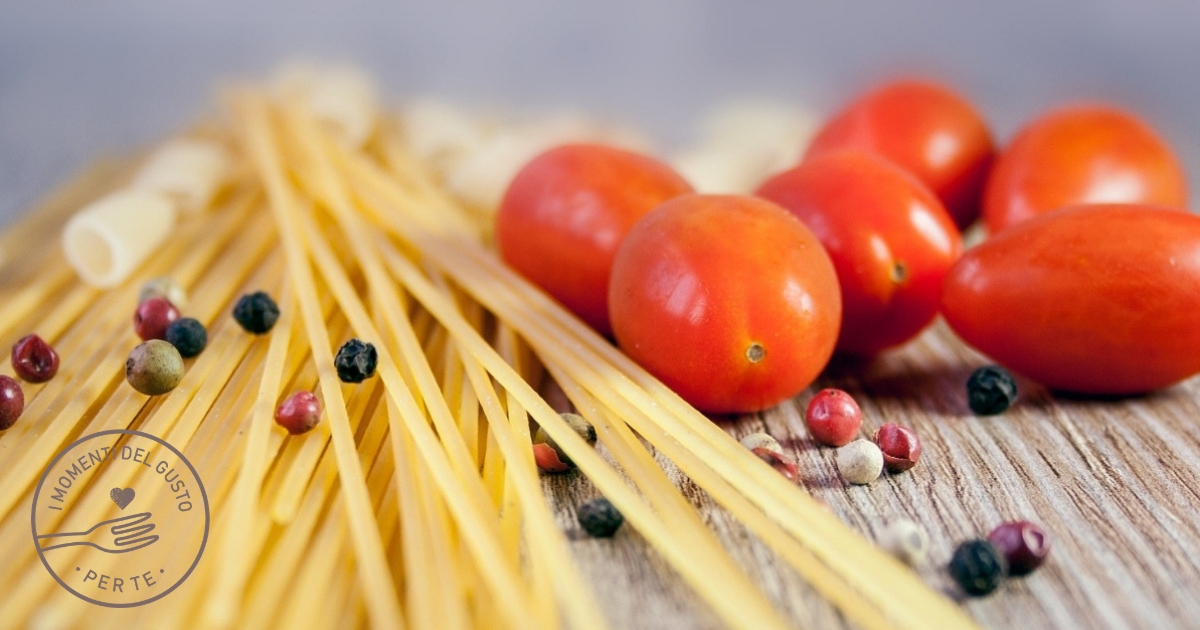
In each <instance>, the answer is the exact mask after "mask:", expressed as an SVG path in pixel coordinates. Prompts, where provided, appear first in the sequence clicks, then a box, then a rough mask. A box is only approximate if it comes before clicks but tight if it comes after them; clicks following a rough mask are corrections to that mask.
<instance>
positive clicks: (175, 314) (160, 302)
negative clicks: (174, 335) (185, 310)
mask: <svg viewBox="0 0 1200 630" xmlns="http://www.w3.org/2000/svg"><path fill="white" fill-rule="evenodd" d="M177 319H179V309H177V308H175V305H174V304H171V303H170V302H168V301H167V300H166V298H160V297H155V298H150V299H148V300H146V301H145V302H142V303H141V304H138V307H137V311H135V312H134V314H133V331H134V332H136V333H137V336H138V337H141V339H142V341H150V340H151V339H161V340H164V341H165V340H166V338H167V327H168V326H170V325H171V322H173V321H175V320H177Z"/></svg>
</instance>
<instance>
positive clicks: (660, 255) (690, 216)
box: [609, 195, 841, 413]
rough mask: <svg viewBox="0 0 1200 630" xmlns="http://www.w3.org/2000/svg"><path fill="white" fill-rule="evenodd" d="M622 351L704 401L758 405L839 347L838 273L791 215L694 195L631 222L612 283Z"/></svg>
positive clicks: (746, 407) (730, 409) (782, 394)
mask: <svg viewBox="0 0 1200 630" xmlns="http://www.w3.org/2000/svg"><path fill="white" fill-rule="evenodd" d="M609 305H610V308H611V309H612V323H613V331H614V332H615V333H616V337H617V342H618V343H619V344H620V346H621V349H622V350H624V351H625V352H626V354H628V355H629V356H630V357H631V358H633V359H634V360H635V361H637V362H638V363H640V364H641V365H642V367H644V368H646V369H647V370H648V371H649V372H650V373H651V374H653V375H655V376H657V377H658V378H659V379H660V380H662V381H663V382H664V383H665V384H666V385H667V386H669V387H671V388H672V389H674V390H675V392H676V393H678V394H679V395H680V396H682V397H683V398H684V400H687V401H688V402H689V403H691V404H692V405H694V406H695V407H696V408H698V409H700V410H702V411H707V412H711V413H739V412H750V411H758V410H760V409H765V408H767V407H771V406H773V405H776V404H778V403H780V402H782V401H784V400H787V399H788V398H791V397H793V396H795V395H796V394H798V393H800V391H801V390H802V389H804V388H805V387H807V386H808V384H809V383H811V382H812V381H813V379H814V378H816V377H817V375H818V374H819V373H820V372H821V370H822V369H824V367H825V364H826V363H827V362H828V361H829V357H830V355H831V354H832V353H833V346H834V342H835V341H836V339H837V332H838V322H839V320H840V319H841V298H840V297H839V295H838V288H837V276H836V275H835V274H834V271H833V265H832V263H830V261H829V256H828V255H826V253H825V250H824V249H822V248H821V244H820V242H818V241H817V239H816V237H815V236H813V234H812V232H810V231H809V230H808V229H807V228H805V227H804V225H803V224H801V223H800V222H799V221H797V220H796V219H795V217H793V216H791V215H789V214H788V213H787V212H786V211H785V210H783V209H782V208H780V207H779V206H776V205H775V204H773V203H770V202H767V201H763V200H762V199H756V198H753V197H741V196H725V195H686V196H683V197H679V198H676V199H674V200H671V201H668V202H666V203H664V204H662V205H661V206H659V207H658V208H657V209H655V210H654V211H653V212H651V213H650V214H648V215H646V216H645V217H644V218H643V219H642V220H641V221H640V222H638V224H637V225H635V226H634V227H633V229H632V230H630V231H629V235H628V236H626V238H625V242H624V243H622V245H621V248H620V249H619V250H618V251H617V258H616V261H615V262H614V263H613V274H612V283H611V284H610V286H609Z"/></svg>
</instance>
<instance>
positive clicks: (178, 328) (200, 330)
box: [167, 317, 208, 359]
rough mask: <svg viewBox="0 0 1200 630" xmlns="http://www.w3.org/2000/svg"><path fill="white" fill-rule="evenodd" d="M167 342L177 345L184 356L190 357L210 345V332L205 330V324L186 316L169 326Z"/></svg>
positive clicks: (177, 348)
mask: <svg viewBox="0 0 1200 630" xmlns="http://www.w3.org/2000/svg"><path fill="white" fill-rule="evenodd" d="M167 342H168V343H170V344H171V345H173V346H175V349H176V350H178V351H179V354H180V355H181V356H182V357H183V358H185V359H190V358H192V357H194V356H196V355H198V354H200V353H201V352H203V351H204V347H205V346H207V345H208V332H207V331H205V330H204V324H201V323H200V322H199V321H197V320H195V319H193V318H191V317H184V318H183V319H177V320H175V321H173V322H171V325H170V326H167Z"/></svg>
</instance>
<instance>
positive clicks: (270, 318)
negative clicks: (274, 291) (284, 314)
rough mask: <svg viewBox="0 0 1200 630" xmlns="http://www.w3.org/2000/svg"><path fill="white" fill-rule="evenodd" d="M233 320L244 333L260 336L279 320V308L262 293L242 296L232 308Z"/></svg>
mask: <svg viewBox="0 0 1200 630" xmlns="http://www.w3.org/2000/svg"><path fill="white" fill-rule="evenodd" d="M233 318H234V319H236V320H237V323H239V324H241V325H242V328H245V329H246V332H250V333H254V334H256V335H261V334H263V333H265V332H267V331H269V330H271V327H272V326H274V325H275V322H276V321H277V320H278V319H279V306H278V305H277V304H275V300H272V299H271V296H269V295H267V294H266V293H265V292H263V291H256V292H254V293H251V294H249V295H243V296H242V297H241V299H239V300H238V302H237V305H236V306H234V307H233Z"/></svg>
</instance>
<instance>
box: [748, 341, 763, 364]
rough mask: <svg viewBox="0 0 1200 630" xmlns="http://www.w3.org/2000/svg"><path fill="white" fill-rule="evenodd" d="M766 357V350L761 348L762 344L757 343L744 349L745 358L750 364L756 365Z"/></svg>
mask: <svg viewBox="0 0 1200 630" xmlns="http://www.w3.org/2000/svg"><path fill="white" fill-rule="evenodd" d="M766 356H767V349H766V348H764V347H762V344H761V343H758V342H757V341H756V342H754V343H752V344H750V347H749V348H746V358H747V359H749V360H750V362H751V363H758V362H759V361H762V360H763V359H764V358H766Z"/></svg>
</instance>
